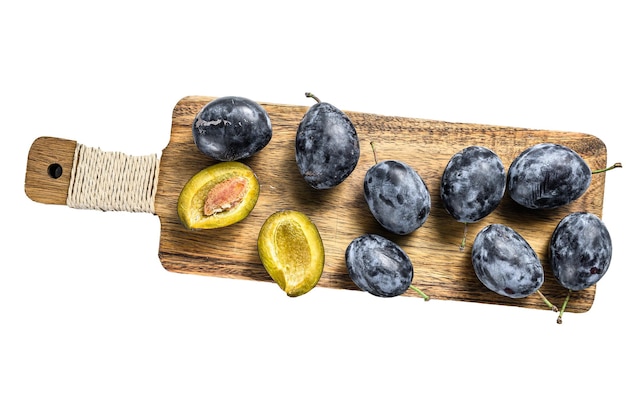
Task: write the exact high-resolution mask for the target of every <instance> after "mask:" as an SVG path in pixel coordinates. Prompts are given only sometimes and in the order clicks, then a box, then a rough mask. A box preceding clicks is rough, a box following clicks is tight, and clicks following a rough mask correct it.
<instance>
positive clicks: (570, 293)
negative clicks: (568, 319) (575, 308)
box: [556, 290, 572, 324]
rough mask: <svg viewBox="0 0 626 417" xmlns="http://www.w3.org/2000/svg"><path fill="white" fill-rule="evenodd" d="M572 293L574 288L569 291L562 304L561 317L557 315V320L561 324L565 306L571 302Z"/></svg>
mask: <svg viewBox="0 0 626 417" xmlns="http://www.w3.org/2000/svg"><path fill="white" fill-rule="evenodd" d="M571 295H572V290H569V291H568V292H567V296H566V297H565V301H563V305H562V306H561V311H559V317H557V319H556V322H557V323H559V324H562V323H563V313H565V306H567V303H568V302H569V297H570V296H571Z"/></svg>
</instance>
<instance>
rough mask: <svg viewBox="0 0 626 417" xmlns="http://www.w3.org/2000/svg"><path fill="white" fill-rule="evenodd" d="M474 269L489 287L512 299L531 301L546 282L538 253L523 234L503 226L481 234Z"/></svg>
mask: <svg viewBox="0 0 626 417" xmlns="http://www.w3.org/2000/svg"><path fill="white" fill-rule="evenodd" d="M472 265H473V266H474V272H475V273H476V276H477V277H478V279H479V280H480V282H482V283H483V284H484V285H485V287H487V288H489V289H490V290H491V291H494V292H496V293H498V294H500V295H504V296H506V297H510V298H523V297H527V296H529V295H530V294H533V293H534V292H536V291H537V290H538V289H539V288H540V287H541V286H542V285H543V282H544V273H543V267H542V266H541V262H540V260H539V257H538V256H537V253H536V252H535V251H534V250H533V248H531V247H530V245H529V244H528V242H526V240H525V239H524V238H523V237H522V236H521V235H520V234H519V233H517V232H516V231H515V230H513V229H511V228H510V227H508V226H505V225H502V224H492V225H489V226H486V227H485V228H483V229H482V230H481V231H480V232H478V234H477V235H476V238H475V239H474V245H473V247H472Z"/></svg>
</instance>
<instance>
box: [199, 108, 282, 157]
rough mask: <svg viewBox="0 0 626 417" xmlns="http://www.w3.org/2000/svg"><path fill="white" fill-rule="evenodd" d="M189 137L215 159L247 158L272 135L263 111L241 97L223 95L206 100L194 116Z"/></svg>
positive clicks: (267, 116) (261, 147)
mask: <svg viewBox="0 0 626 417" xmlns="http://www.w3.org/2000/svg"><path fill="white" fill-rule="evenodd" d="M192 133H193V140H194V143H195V144H196V146H197V147H198V149H199V150H200V151H201V152H202V153H203V154H205V155H207V156H209V157H211V158H213V159H216V160H218V161H237V160H240V159H244V158H249V157H250V156H252V155H254V154H255V153H257V152H259V151H260V150H261V149H263V148H264V147H265V146H266V145H267V144H268V143H269V141H270V140H271V138H272V123H271V121H270V118H269V115H268V114H267V111H266V110H265V109H264V108H263V107H262V106H261V105H260V104H258V103H256V102H254V101H252V100H250V99H247V98H245V97H235V96H226V97H220V98H216V99H215V100H213V101H211V102H209V103H207V104H206V105H205V106H204V107H203V108H202V109H201V110H200V111H199V112H198V113H197V114H196V117H195V118H194V121H193V125H192Z"/></svg>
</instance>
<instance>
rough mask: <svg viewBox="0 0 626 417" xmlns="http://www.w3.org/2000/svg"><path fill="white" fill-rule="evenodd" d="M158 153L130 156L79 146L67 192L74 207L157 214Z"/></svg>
mask: <svg viewBox="0 0 626 417" xmlns="http://www.w3.org/2000/svg"><path fill="white" fill-rule="evenodd" d="M158 176H159V159H158V158H157V156H156V154H152V155H147V156H129V155H125V154H123V153H121V152H103V151H101V150H100V149H99V148H90V147H87V146H84V145H81V144H77V145H76V151H75V152H74V165H73V166H72V173H71V177H70V185H69V189H68V193H67V205H68V206H69V207H73V208H80V209H93V210H104V211H130V212H144V213H152V214H155V210H154V198H155V196H156V188H157V182H158Z"/></svg>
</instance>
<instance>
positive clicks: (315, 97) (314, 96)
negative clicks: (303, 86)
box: [304, 93, 321, 103]
mask: <svg viewBox="0 0 626 417" xmlns="http://www.w3.org/2000/svg"><path fill="white" fill-rule="evenodd" d="M304 95H305V96H307V97H309V98H312V99H313V100H315V101H317V102H318V103H321V101H320V99H319V98H317V96H316V95H315V94H313V93H304Z"/></svg>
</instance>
